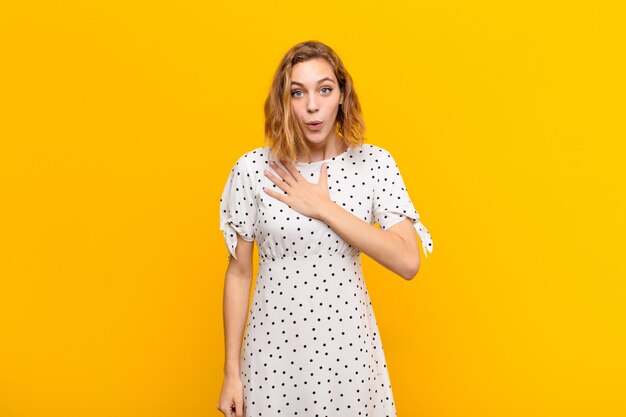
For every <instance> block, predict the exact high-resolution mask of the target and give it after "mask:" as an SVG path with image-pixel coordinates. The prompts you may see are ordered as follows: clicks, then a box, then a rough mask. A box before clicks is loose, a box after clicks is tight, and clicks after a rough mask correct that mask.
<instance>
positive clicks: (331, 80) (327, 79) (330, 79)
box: [291, 77, 335, 87]
mask: <svg viewBox="0 0 626 417" xmlns="http://www.w3.org/2000/svg"><path fill="white" fill-rule="evenodd" d="M324 81H330V82H331V83H333V84H334V83H335V80H333V79H332V78H329V77H325V78H322V79H321V80H319V81H318V82H317V83H318V84H319V83H322V82H324ZM291 84H298V85H301V86H303V87H304V84H302V83H300V82H298V81H292V82H291Z"/></svg>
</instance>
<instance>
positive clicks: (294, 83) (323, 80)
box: [291, 58, 343, 144]
mask: <svg viewBox="0 0 626 417" xmlns="http://www.w3.org/2000/svg"><path fill="white" fill-rule="evenodd" d="M342 100H343V94H342V93H341V92H340V91H339V83H338V82H337V78H336V77H335V74H334V73H333V68H332V67H331V66H330V64H329V63H328V62H327V61H326V60H324V59H321V58H315V59H311V60H308V61H306V62H298V63H297V64H296V65H294V66H293V68H292V71H291V107H292V109H293V112H294V114H295V115H296V118H297V120H298V124H299V125H300V128H301V129H302V131H303V132H304V134H305V137H306V139H307V140H308V141H309V143H311V144H323V143H325V142H326V141H327V140H329V139H332V138H333V137H335V136H337V134H336V132H335V121H336V119H337V112H338V111H339V103H341V101H342Z"/></svg>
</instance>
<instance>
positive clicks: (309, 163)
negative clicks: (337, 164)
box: [294, 146, 352, 166]
mask: <svg viewBox="0 0 626 417" xmlns="http://www.w3.org/2000/svg"><path fill="white" fill-rule="evenodd" d="M350 149H352V147H350V146H348V149H346V150H345V151H343V152H341V153H340V154H337V155H335V156H333V157H332V158H328V159H322V160H321V161H312V162H294V165H296V166H311V165H316V164H321V163H323V162H330V161H332V160H334V159H338V158H340V157H342V156H344V155H346V154H347V153H348V152H349V151H350Z"/></svg>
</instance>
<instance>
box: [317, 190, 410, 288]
mask: <svg viewBox="0 0 626 417" xmlns="http://www.w3.org/2000/svg"><path fill="white" fill-rule="evenodd" d="M319 219H320V220H322V221H323V222H324V223H326V224H328V225H329V226H330V227H331V229H333V231H334V232H335V233H337V234H338V235H339V236H341V238H342V239H343V240H345V241H346V242H348V243H350V244H351V245H352V246H355V247H356V248H358V249H359V250H360V251H361V252H363V253H365V254H366V255H367V256H369V257H370V258H372V259H374V260H375V261H376V262H378V263H380V264H381V265H382V266H384V267H385V268H387V269H389V270H391V271H393V272H395V273H396V274H398V275H400V276H401V277H403V278H405V279H407V280H410V279H412V278H413V277H415V275H416V274H417V272H418V271H419V267H420V253H419V248H418V244H417V238H416V236H415V229H414V228H413V224H412V222H411V220H410V219H408V218H405V219H404V220H401V221H399V222H398V223H396V224H395V225H393V226H391V227H390V228H389V229H387V230H381V229H379V228H377V227H375V226H374V225H371V224H369V223H367V222H365V221H364V220H362V219H360V218H359V217H357V216H355V215H353V214H352V213H350V212H348V211H346V210H344V209H343V208H341V207H340V206H339V205H337V204H336V203H334V202H332V201H329V202H328V203H327V204H325V205H324V206H323V208H322V209H321V210H320V217H319Z"/></svg>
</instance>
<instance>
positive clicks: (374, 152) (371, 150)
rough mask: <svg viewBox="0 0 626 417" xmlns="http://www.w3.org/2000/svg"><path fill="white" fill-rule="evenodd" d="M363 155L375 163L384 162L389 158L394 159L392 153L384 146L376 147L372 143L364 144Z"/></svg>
mask: <svg viewBox="0 0 626 417" xmlns="http://www.w3.org/2000/svg"><path fill="white" fill-rule="evenodd" d="M362 150H363V153H365V154H366V155H367V156H368V157H370V158H372V159H374V160H375V161H380V160H382V161H384V160H386V159H387V158H393V157H392V156H391V153H390V152H389V151H388V150H387V149H385V148H383V147H382V146H378V145H374V144H372V143H364V144H363V145H362Z"/></svg>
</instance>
